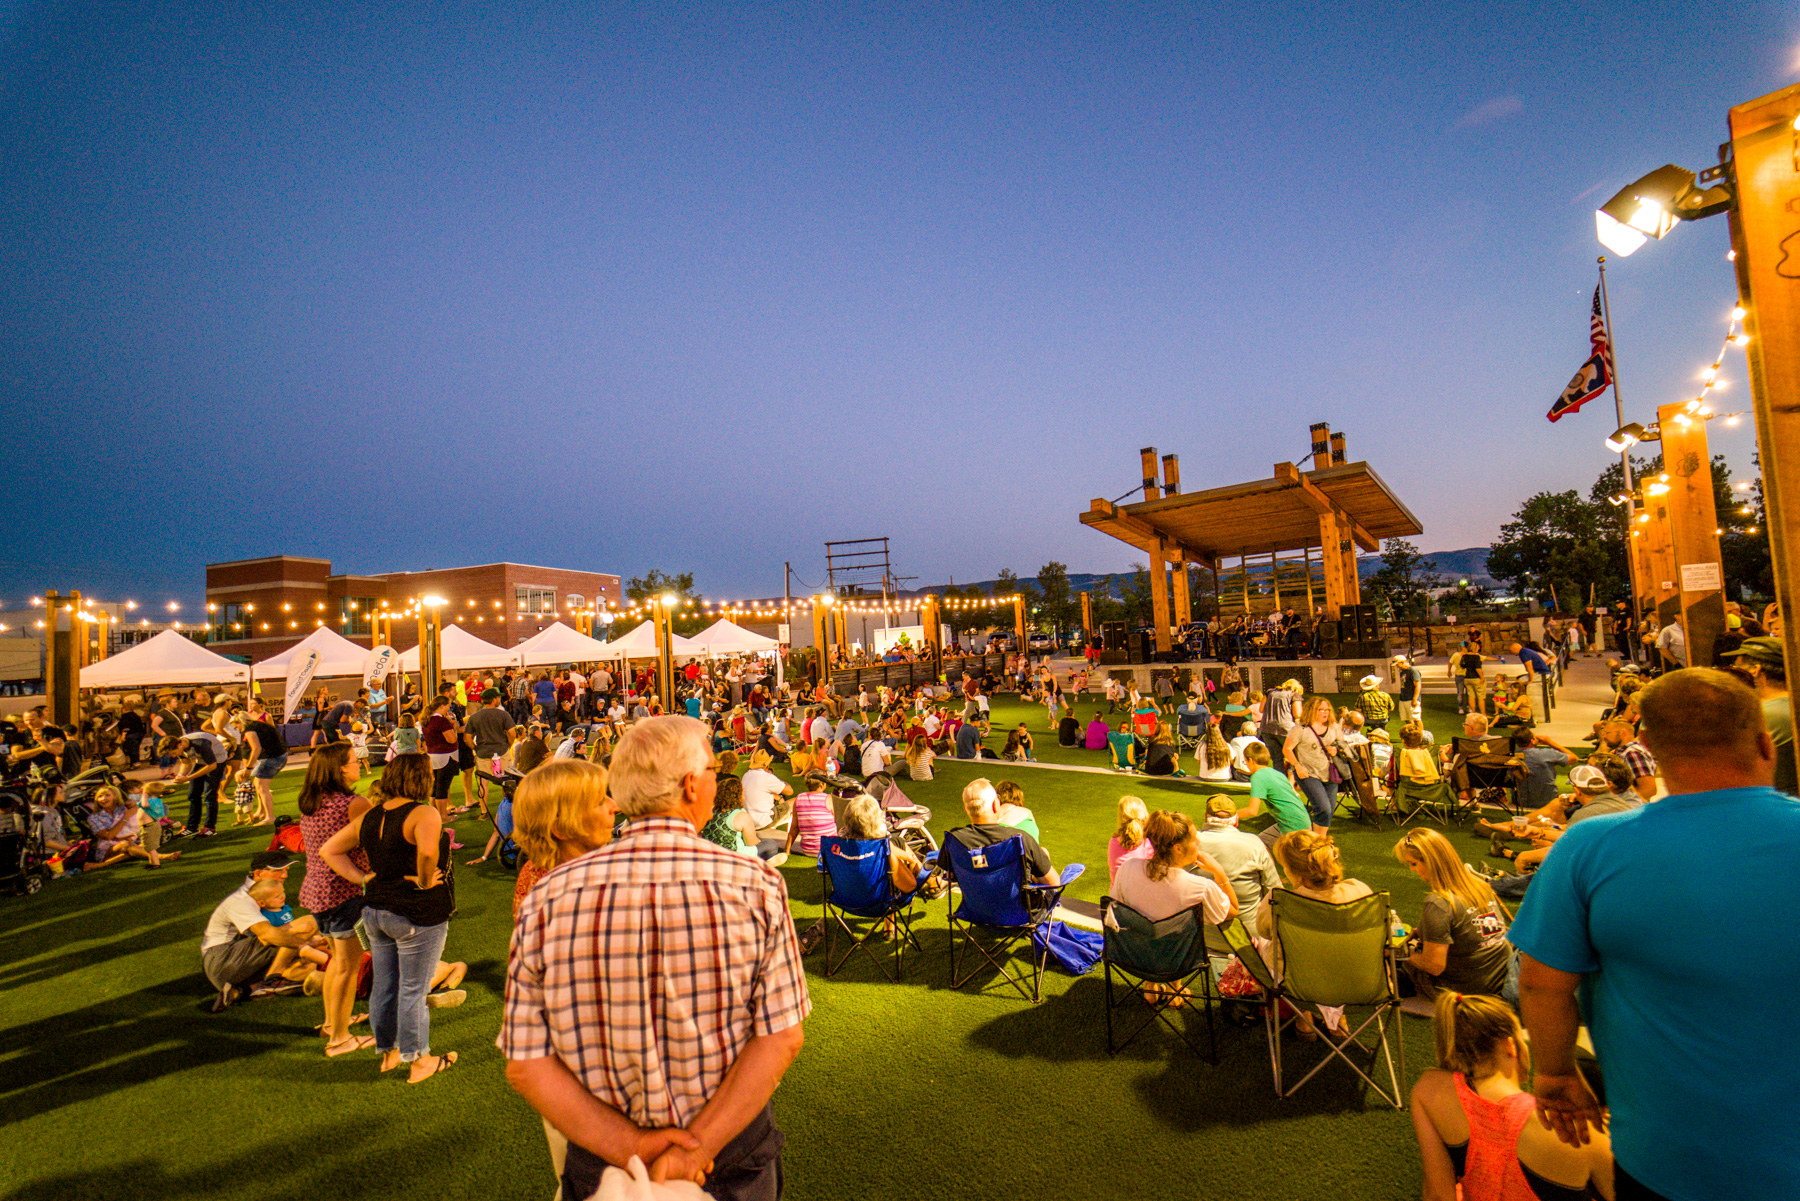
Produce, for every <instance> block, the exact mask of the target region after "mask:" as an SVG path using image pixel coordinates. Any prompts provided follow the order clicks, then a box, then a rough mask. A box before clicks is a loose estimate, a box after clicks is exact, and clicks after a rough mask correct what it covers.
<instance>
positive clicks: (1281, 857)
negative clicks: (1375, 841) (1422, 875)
mask: <svg viewBox="0 0 1800 1201" xmlns="http://www.w3.org/2000/svg"><path fill="white" fill-rule="evenodd" d="M1275 862H1276V863H1278V864H1280V865H1281V874H1282V875H1284V876H1286V877H1287V882H1288V888H1289V890H1290V891H1293V892H1297V893H1299V894H1300V895H1301V896H1303V897H1311V898H1312V899H1313V900H1315V901H1324V902H1326V903H1327V904H1330V905H1342V904H1344V903H1345V902H1347V901H1359V900H1361V899H1362V898H1363V897H1366V896H1372V895H1374V892H1375V890H1374V889H1373V888H1370V887H1369V886H1368V885H1367V884H1364V883H1363V882H1362V881H1361V880H1355V879H1351V880H1346V879H1345V878H1344V861H1343V860H1342V859H1341V858H1339V857H1338V849H1337V843H1336V842H1334V841H1332V838H1331V835H1329V834H1323V833H1319V832H1317V831H1313V830H1294V831H1291V832H1289V833H1287V834H1283V835H1282V836H1281V837H1280V838H1278V839H1276V840H1275ZM1265 906H1267V902H1265ZM1263 928H1264V929H1265V930H1267V931H1268V932H1269V937H1270V938H1271V939H1273V940H1275V945H1276V946H1277V947H1279V946H1280V945H1281V943H1280V940H1279V939H1276V937H1275V935H1276V921H1275V911H1274V908H1273V907H1272V906H1268V907H1266V908H1265V910H1264V914H1263ZM1319 1012H1320V1013H1321V1014H1323V1015H1324V1016H1325V1027H1326V1029H1327V1030H1329V1031H1330V1032H1331V1033H1332V1034H1333V1035H1334V1036H1336V1037H1338V1038H1342V1037H1344V1036H1345V1035H1347V1034H1348V1033H1349V1028H1348V1027H1346V1026H1345V1025H1344V1011H1343V1010H1342V1009H1341V1008H1339V1007H1337V1006H1333V1005H1321V1006H1319ZM1296 1028H1297V1029H1298V1030H1299V1032H1300V1037H1301V1038H1304V1039H1309V1040H1310V1039H1315V1038H1317V1037H1318V1036H1319V1034H1318V1031H1316V1030H1314V1029H1313V1022H1312V1018H1311V1017H1310V1016H1309V1015H1307V1014H1305V1013H1302V1014H1300V1015H1299V1019H1298V1023H1297V1026H1296Z"/></svg>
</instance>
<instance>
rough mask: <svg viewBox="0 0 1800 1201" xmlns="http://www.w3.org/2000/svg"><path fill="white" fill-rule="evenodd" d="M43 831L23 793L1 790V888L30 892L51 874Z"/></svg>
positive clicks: (40, 885)
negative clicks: (33, 818) (32, 814)
mask: <svg viewBox="0 0 1800 1201" xmlns="http://www.w3.org/2000/svg"><path fill="white" fill-rule="evenodd" d="M49 858H50V856H49V855H48V854H47V853H46V851H45V849H44V837H43V831H42V830H41V829H40V828H39V827H38V824H37V823H36V822H34V821H33V820H32V819H31V804H30V802H29V801H27V800H26V799H25V797H24V796H23V794H21V793H19V792H16V791H13V790H11V789H8V790H6V791H4V792H0V888H6V889H8V890H9V891H12V892H20V893H24V894H25V895H26V896H30V895H31V894H32V893H34V892H36V891H37V890H38V889H40V888H42V887H43V886H44V881H45V880H47V879H49V878H50V868H49V866H48V865H47V862H46V861H47V860H48V859H49Z"/></svg>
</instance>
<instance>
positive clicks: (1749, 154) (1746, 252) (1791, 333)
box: [1688, 85, 1800, 672]
mask: <svg viewBox="0 0 1800 1201" xmlns="http://www.w3.org/2000/svg"><path fill="white" fill-rule="evenodd" d="M1797 119H1800V85H1794V86H1791V87H1786V88H1783V89H1782V90H1780V91H1779V92H1771V93H1770V94H1769V95H1767V96H1763V97H1761V98H1760V99H1757V100H1752V101H1750V102H1749V103H1747V104H1740V105H1738V106H1737V107H1736V108H1734V109H1732V110H1731V113H1730V124H1731V153H1732V159H1733V162H1734V165H1735V168H1736V175H1737V203H1736V204H1735V205H1733V206H1732V209H1731V212H1730V217H1731V246H1732V249H1733V250H1734V251H1736V253H1737V259H1736V263H1737V283H1738V303H1739V304H1740V305H1742V306H1743V307H1744V309H1745V310H1747V315H1746V316H1745V318H1744V332H1745V333H1746V334H1748V335H1749V336H1750V345H1749V346H1747V347H1746V348H1745V353H1746V355H1747V356H1748V358H1749V363H1750V395H1751V397H1752V399H1753V400H1754V401H1755V408H1756V442H1757V448H1758V450H1759V451H1760V457H1761V461H1762V473H1763V476H1762V480H1763V500H1764V504H1765V507H1766V508H1767V510H1768V522H1769V554H1770V558H1771V559H1772V560H1773V565H1772V566H1773V575H1774V580H1775V599H1776V601H1777V602H1778V603H1779V604H1780V606H1781V610H1780V611H1781V616H1782V640H1783V643H1784V647H1785V650H1786V655H1787V662H1788V670H1789V671H1790V672H1791V671H1800V269H1797V268H1796V267H1795V258H1796V252H1795V247H1796V242H1795V238H1794V234H1795V233H1796V232H1797V231H1800V220H1797V219H1796V214H1795V198H1796V197H1797V196H1800V129H1796V128H1795V126H1794V122H1795V121H1796V120H1797ZM1688 645H1689V647H1690V648H1691V647H1692V646H1693V641H1692V639H1691V638H1690V640H1689V642H1688Z"/></svg>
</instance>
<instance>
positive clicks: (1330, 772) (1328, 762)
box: [1306, 726, 1344, 784]
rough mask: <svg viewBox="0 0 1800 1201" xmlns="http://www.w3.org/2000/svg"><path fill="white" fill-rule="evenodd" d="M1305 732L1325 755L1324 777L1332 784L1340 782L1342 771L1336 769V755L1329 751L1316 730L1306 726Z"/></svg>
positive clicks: (1342, 776)
mask: <svg viewBox="0 0 1800 1201" xmlns="http://www.w3.org/2000/svg"><path fill="white" fill-rule="evenodd" d="M1306 732H1307V733H1308V734H1311V735H1312V736H1313V740H1314V741H1315V742H1317V743H1318V744H1319V753H1320V754H1322V755H1324V756H1325V778H1326V779H1327V780H1329V781H1331V782H1332V783H1333V784H1342V783H1343V782H1344V773H1343V772H1341V771H1339V770H1338V765H1337V756H1336V755H1334V754H1332V753H1331V750H1330V748H1329V747H1327V746H1326V745H1325V740H1324V739H1323V738H1321V737H1319V732H1318V731H1317V730H1315V729H1313V728H1312V727H1311V726H1307V727H1306Z"/></svg>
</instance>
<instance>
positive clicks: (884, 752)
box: [862, 738, 894, 777]
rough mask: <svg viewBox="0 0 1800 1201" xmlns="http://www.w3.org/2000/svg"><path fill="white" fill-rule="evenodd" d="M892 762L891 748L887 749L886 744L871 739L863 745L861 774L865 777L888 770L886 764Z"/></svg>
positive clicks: (877, 739) (892, 753) (879, 740)
mask: <svg viewBox="0 0 1800 1201" xmlns="http://www.w3.org/2000/svg"><path fill="white" fill-rule="evenodd" d="M893 761H894V752H893V748H891V747H889V746H888V744H887V743H885V742H883V741H882V740H881V739H879V738H871V739H869V741H867V742H865V743H863V749H862V774H863V775H864V776H865V777H867V776H872V775H875V774H876V773H878V772H884V771H886V770H887V769H888V764H890V763H892V762H893Z"/></svg>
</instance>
